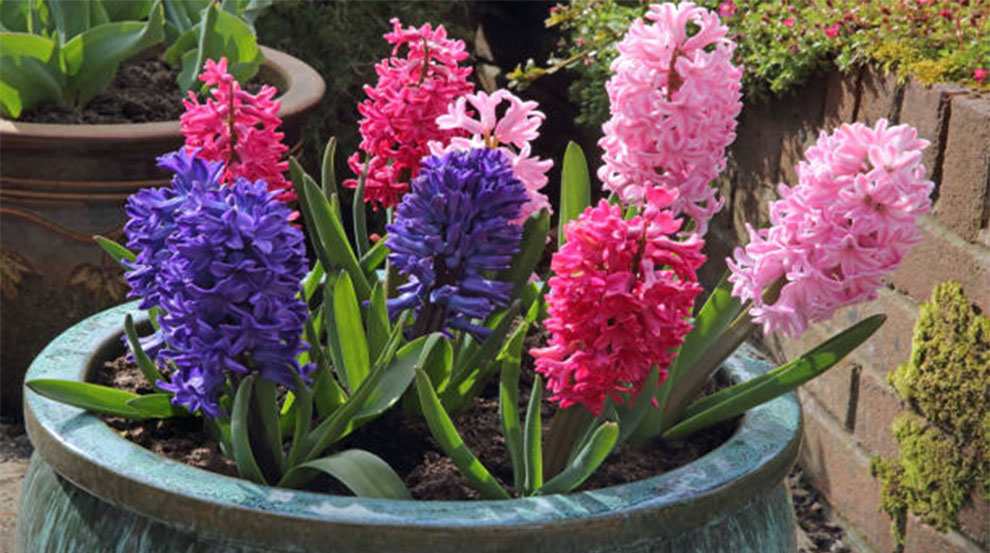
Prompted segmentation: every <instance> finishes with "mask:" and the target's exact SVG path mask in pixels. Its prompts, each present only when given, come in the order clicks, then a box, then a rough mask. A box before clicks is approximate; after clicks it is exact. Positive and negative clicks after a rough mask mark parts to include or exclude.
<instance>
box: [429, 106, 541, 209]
mask: <svg viewBox="0 0 990 553" xmlns="http://www.w3.org/2000/svg"><path fill="white" fill-rule="evenodd" d="M503 101H505V102H508V104H509V105H508V107H507V108H506V109H505V112H504V114H503V115H502V116H501V117H499V116H498V115H497V113H496V110H497V109H498V108H499V106H500V104H502V102H503ZM468 104H470V105H471V107H473V108H474V110H475V111H476V112H477V114H478V116H477V118H473V117H472V115H474V114H473V113H471V112H470V111H469V109H468ZM537 106H538V104H537V103H536V102H532V101H530V102H524V101H522V100H520V99H519V97H518V96H516V95H515V94H513V93H511V92H509V91H508V90H505V89H500V90H496V91H495V92H493V93H492V94H491V95H488V94H486V93H484V92H478V93H476V94H467V95H465V96H461V97H460V98H458V99H457V100H456V101H454V102H453V103H452V104H450V106H449V107H448V108H447V113H446V114H445V115H441V116H440V117H438V118H437V126H438V127H439V128H441V129H444V130H461V131H465V132H467V133H468V136H467V137H459V136H455V137H454V138H451V139H450V143H449V144H448V145H447V146H446V147H444V145H443V144H442V143H441V142H437V141H432V142H430V144H429V147H430V151H431V153H432V154H433V155H442V154H444V153H446V152H449V151H451V150H469V149H471V148H483V147H488V148H495V149H498V150H499V151H500V152H502V153H503V154H505V157H506V158H507V159H508V160H509V163H511V164H512V172H513V174H514V175H515V176H516V178H517V179H519V180H520V181H522V183H523V185H524V186H525V187H526V192H527V194H528V195H529V202H527V203H526V204H524V205H523V206H522V212H521V215H520V219H519V220H520V221H525V220H526V218H527V217H529V216H530V215H531V214H532V213H534V212H537V211H539V210H541V209H547V210H548V211H551V212H552V209H551V207H550V202H549V201H548V200H547V197H546V196H545V195H543V194H541V193H540V189H541V188H543V187H544V186H546V184H547V176H546V172H547V171H548V170H549V169H550V168H551V167H553V161H550V160H548V159H539V158H537V157H536V156H531V155H530V152H531V148H530V144H529V143H530V142H531V141H533V140H535V139H536V138H537V137H539V136H540V132H539V127H540V124H541V123H542V122H543V119H544V118H545V117H546V115H544V114H543V112H541V111H538V110H537V109H536V108H537Z"/></svg>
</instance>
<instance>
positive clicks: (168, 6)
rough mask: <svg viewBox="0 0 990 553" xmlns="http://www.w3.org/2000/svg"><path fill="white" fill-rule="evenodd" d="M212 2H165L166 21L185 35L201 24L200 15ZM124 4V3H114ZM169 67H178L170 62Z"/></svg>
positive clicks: (176, 62)
mask: <svg viewBox="0 0 990 553" xmlns="http://www.w3.org/2000/svg"><path fill="white" fill-rule="evenodd" d="M210 1H211V0H185V1H183V2H165V19H166V21H168V24H169V25H171V26H172V27H173V28H174V30H175V32H177V33H184V32H186V31H188V30H189V29H191V28H193V26H194V25H196V23H198V22H199V18H200V13H201V12H202V11H203V9H204V8H206V7H207V6H208V5H209V4H210ZM114 3H115V4H123V3H124V2H114ZM168 63H169V65H177V64H178V59H176V60H175V62H172V61H169V62H168Z"/></svg>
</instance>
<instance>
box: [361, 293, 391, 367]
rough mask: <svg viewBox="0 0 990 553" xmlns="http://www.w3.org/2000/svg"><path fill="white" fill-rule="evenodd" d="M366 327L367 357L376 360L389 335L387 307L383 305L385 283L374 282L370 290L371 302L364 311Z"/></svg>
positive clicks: (389, 326)
mask: <svg viewBox="0 0 990 553" xmlns="http://www.w3.org/2000/svg"><path fill="white" fill-rule="evenodd" d="M365 312H366V313H367V315H368V317H367V327H368V333H367V334H368V356H369V358H370V359H376V360H377V359H378V356H379V355H381V353H382V351H384V350H385V344H387V343H388V337H389V334H390V333H391V325H390V324H389V322H388V306H387V305H386V303H385V283H384V282H382V281H380V280H379V281H375V286H374V288H372V289H371V301H370V302H369V303H368V308H367V310H366V311H365Z"/></svg>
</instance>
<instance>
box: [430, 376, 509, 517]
mask: <svg viewBox="0 0 990 553" xmlns="http://www.w3.org/2000/svg"><path fill="white" fill-rule="evenodd" d="M416 392H417V394H418V396H419V403H420V405H421V406H422V409H423V415H424V416H425V417H426V424H427V425H428V426H429V427H430V433H431V434H433V438H434V439H436V441H437V442H438V443H439V444H440V448H441V449H442V450H443V451H444V453H446V454H447V456H448V457H450V460H451V461H453V463H454V465H455V466H456V467H457V469H458V470H460V471H461V474H462V475H464V478H465V479H466V480H467V481H468V484H469V485H470V486H471V487H472V488H474V489H476V490H478V492H479V493H481V495H482V497H484V498H486V499H509V493H508V492H506V491H505V488H503V487H502V485H501V484H499V483H498V481H497V480H496V479H495V477H494V476H492V474H491V473H490V472H488V469H487V468H485V466H484V465H483V464H481V461H479V460H478V458H477V457H475V455H474V453H472V452H471V450H470V449H469V448H468V446H467V444H465V443H464V440H462V439H461V436H460V434H458V433H457V429H456V428H454V423H453V421H451V420H450V416H449V415H448V414H447V411H445V410H444V408H443V405H441V404H440V398H439V397H437V394H436V391H435V390H434V389H433V386H432V385H431V384H430V377H429V375H427V374H426V373H425V372H424V371H422V370H417V371H416Z"/></svg>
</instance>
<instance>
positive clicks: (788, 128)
mask: <svg viewBox="0 0 990 553" xmlns="http://www.w3.org/2000/svg"><path fill="white" fill-rule="evenodd" d="M827 82H828V77H826V76H821V77H819V78H818V79H813V80H811V81H810V82H809V83H808V84H806V85H804V86H802V87H801V88H799V89H798V90H796V91H795V92H794V94H793V95H792V96H790V97H788V98H786V99H785V100H784V101H782V102H779V103H777V104H776V105H777V106H778V108H779V111H778V112H777V115H776V116H777V118H778V121H779V124H780V125H781V127H782V131H783V140H782V141H781V144H780V146H781V150H780V170H779V173H778V178H779V180H780V181H782V182H785V183H787V184H790V185H794V184H797V172H796V171H795V170H794V166H795V165H797V163H798V162H799V161H801V160H802V159H803V158H804V151H805V149H807V148H808V147H809V146H811V145H812V144H814V143H815V141H816V140H818V133H819V132H821V130H822V113H823V110H824V106H825V98H826V96H827Z"/></svg>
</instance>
